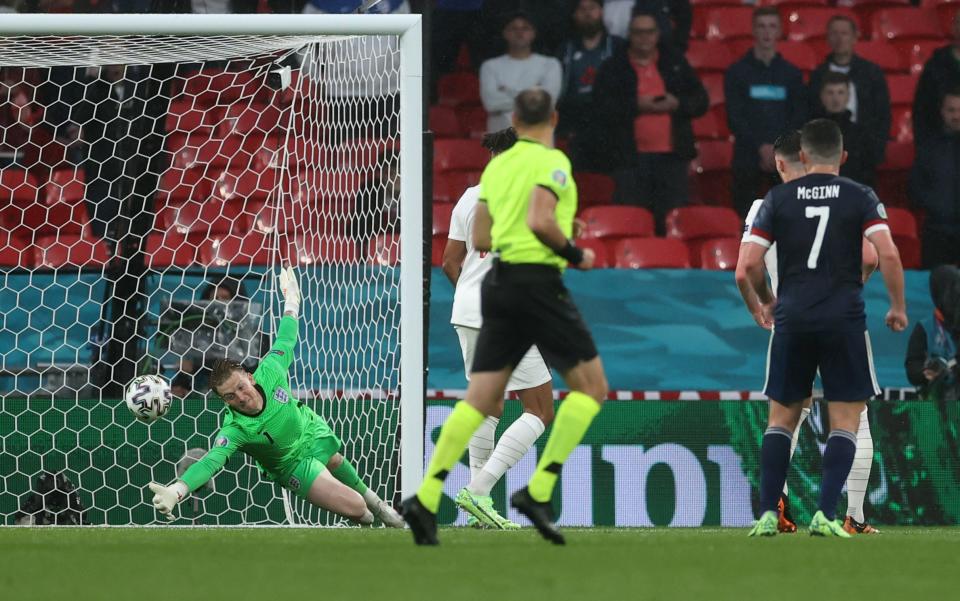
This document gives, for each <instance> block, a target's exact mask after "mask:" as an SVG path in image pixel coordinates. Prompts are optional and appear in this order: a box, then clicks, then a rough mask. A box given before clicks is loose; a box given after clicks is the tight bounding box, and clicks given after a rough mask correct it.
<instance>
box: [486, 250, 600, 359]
mask: <svg viewBox="0 0 960 601" xmlns="http://www.w3.org/2000/svg"><path fill="white" fill-rule="evenodd" d="M480 290H481V294H480V311H481V313H482V315H483V325H482V326H481V328H480V335H479V336H478V338H477V348H476V350H475V351H474V356H473V366H472V367H471V370H470V371H471V373H473V372H485V371H500V370H501V369H503V368H504V367H508V366H509V367H511V368H513V367H516V366H517V364H518V363H519V362H520V359H522V358H523V356H524V355H525V354H526V352H527V351H528V350H529V349H530V347H531V346H533V345H534V344H535V345H537V348H538V349H540V353H541V354H542V355H543V358H544V359H545V360H546V362H547V365H549V366H550V367H554V368H556V369H558V370H559V371H560V372H561V373H564V372H566V371H567V370H569V369H570V368H572V367H574V366H575V365H577V364H578V363H580V362H581V361H589V360H590V359H593V358H594V357H596V356H597V347H596V345H595V344H594V343H593V336H591V335H590V331H589V330H588V329H587V325H586V324H585V323H584V322H583V318H581V317H580V311H578V310H577V307H576V305H574V304H573V301H572V300H571V299H570V293H569V292H568V291H567V288H566V286H564V285H563V279H562V278H561V275H560V271H559V270H557V268H555V267H550V266H548V265H535V264H510V263H501V262H500V261H494V263H493V266H492V267H491V268H490V271H489V272H487V275H486V276H484V278H483V284H482V285H481V289H480Z"/></svg>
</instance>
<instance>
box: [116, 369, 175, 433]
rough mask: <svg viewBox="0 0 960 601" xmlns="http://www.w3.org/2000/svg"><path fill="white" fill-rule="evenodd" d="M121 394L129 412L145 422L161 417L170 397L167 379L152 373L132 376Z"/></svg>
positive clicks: (166, 409) (165, 410)
mask: <svg viewBox="0 0 960 601" xmlns="http://www.w3.org/2000/svg"><path fill="white" fill-rule="evenodd" d="M123 396H124V400H126V402H127V409H129V410H130V413H132V414H133V416H134V417H135V418H137V419H138V420H140V421H142V422H144V423H147V424H149V423H150V422H153V421H156V420H157V419H159V418H161V417H163V416H164V414H165V413H166V412H167V411H169V409H170V401H171V399H172V395H171V393H170V385H169V384H168V383H167V381H166V380H164V379H163V378H161V377H160V376H152V375H147V376H138V377H136V378H134V379H133V381H132V382H130V384H128V385H127V390H126V392H125V393H124V395H123Z"/></svg>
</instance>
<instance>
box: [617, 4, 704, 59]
mask: <svg viewBox="0 0 960 601" xmlns="http://www.w3.org/2000/svg"><path fill="white" fill-rule="evenodd" d="M636 12H642V13H649V14H652V15H655V16H656V17H657V27H659V29H660V45H661V46H669V47H670V48H672V49H673V50H675V51H677V52H679V53H680V54H685V53H686V52H687V44H688V43H689V41H690V27H691V25H692V24H693V9H692V8H691V7H690V0H607V2H606V5H605V8H604V15H603V20H604V22H605V23H606V25H607V30H608V31H609V32H610V33H611V34H613V35H616V36H619V37H626V36H627V29H628V28H629V26H630V16H631V15H632V14H634V13H636Z"/></svg>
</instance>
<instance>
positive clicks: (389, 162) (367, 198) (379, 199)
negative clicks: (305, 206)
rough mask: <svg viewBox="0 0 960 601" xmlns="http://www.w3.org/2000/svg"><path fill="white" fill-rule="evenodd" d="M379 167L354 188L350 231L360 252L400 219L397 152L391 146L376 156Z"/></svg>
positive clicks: (392, 227)
mask: <svg viewBox="0 0 960 601" xmlns="http://www.w3.org/2000/svg"><path fill="white" fill-rule="evenodd" d="M377 165H379V170H378V171H377V172H376V174H375V175H374V177H372V178H370V180H369V181H367V182H366V183H365V184H364V185H363V187H362V188H361V189H360V191H359V192H357V199H356V202H355V203H354V214H353V219H352V220H351V221H352V223H351V235H352V237H353V239H354V240H356V241H357V249H358V252H359V253H360V255H361V256H363V255H364V254H365V253H366V251H367V250H368V249H369V247H370V240H371V239H372V238H375V237H376V236H379V235H382V234H391V233H393V232H394V230H396V228H397V224H398V223H400V155H399V153H397V152H396V151H394V150H392V149H388V150H385V151H383V152H382V153H381V154H380V157H379V158H378V159H377Z"/></svg>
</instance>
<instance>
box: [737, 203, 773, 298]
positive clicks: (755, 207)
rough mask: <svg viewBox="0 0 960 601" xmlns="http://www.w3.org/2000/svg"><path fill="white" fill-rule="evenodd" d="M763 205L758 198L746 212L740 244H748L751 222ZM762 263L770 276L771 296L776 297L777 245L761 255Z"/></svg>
mask: <svg viewBox="0 0 960 601" xmlns="http://www.w3.org/2000/svg"><path fill="white" fill-rule="evenodd" d="M762 204H763V199H762V198H758V199H756V200H755V201H753V204H752V205H751V206H750V210H749V211H748V212H747V218H746V219H745V220H744V223H743V238H741V239H740V242H741V244H742V243H744V242H749V240H747V238H749V237H750V228H752V227H753V220H754V219H756V217H757V211H759V210H760V205H762ZM763 262H764V263H765V264H766V266H767V274H768V275H769V276H770V288H771V290H773V295H774V296H776V295H777V283H778V279H777V243H776V242H774V243H773V244H771V245H770V248H768V249H767V253H766V254H765V255H763Z"/></svg>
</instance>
